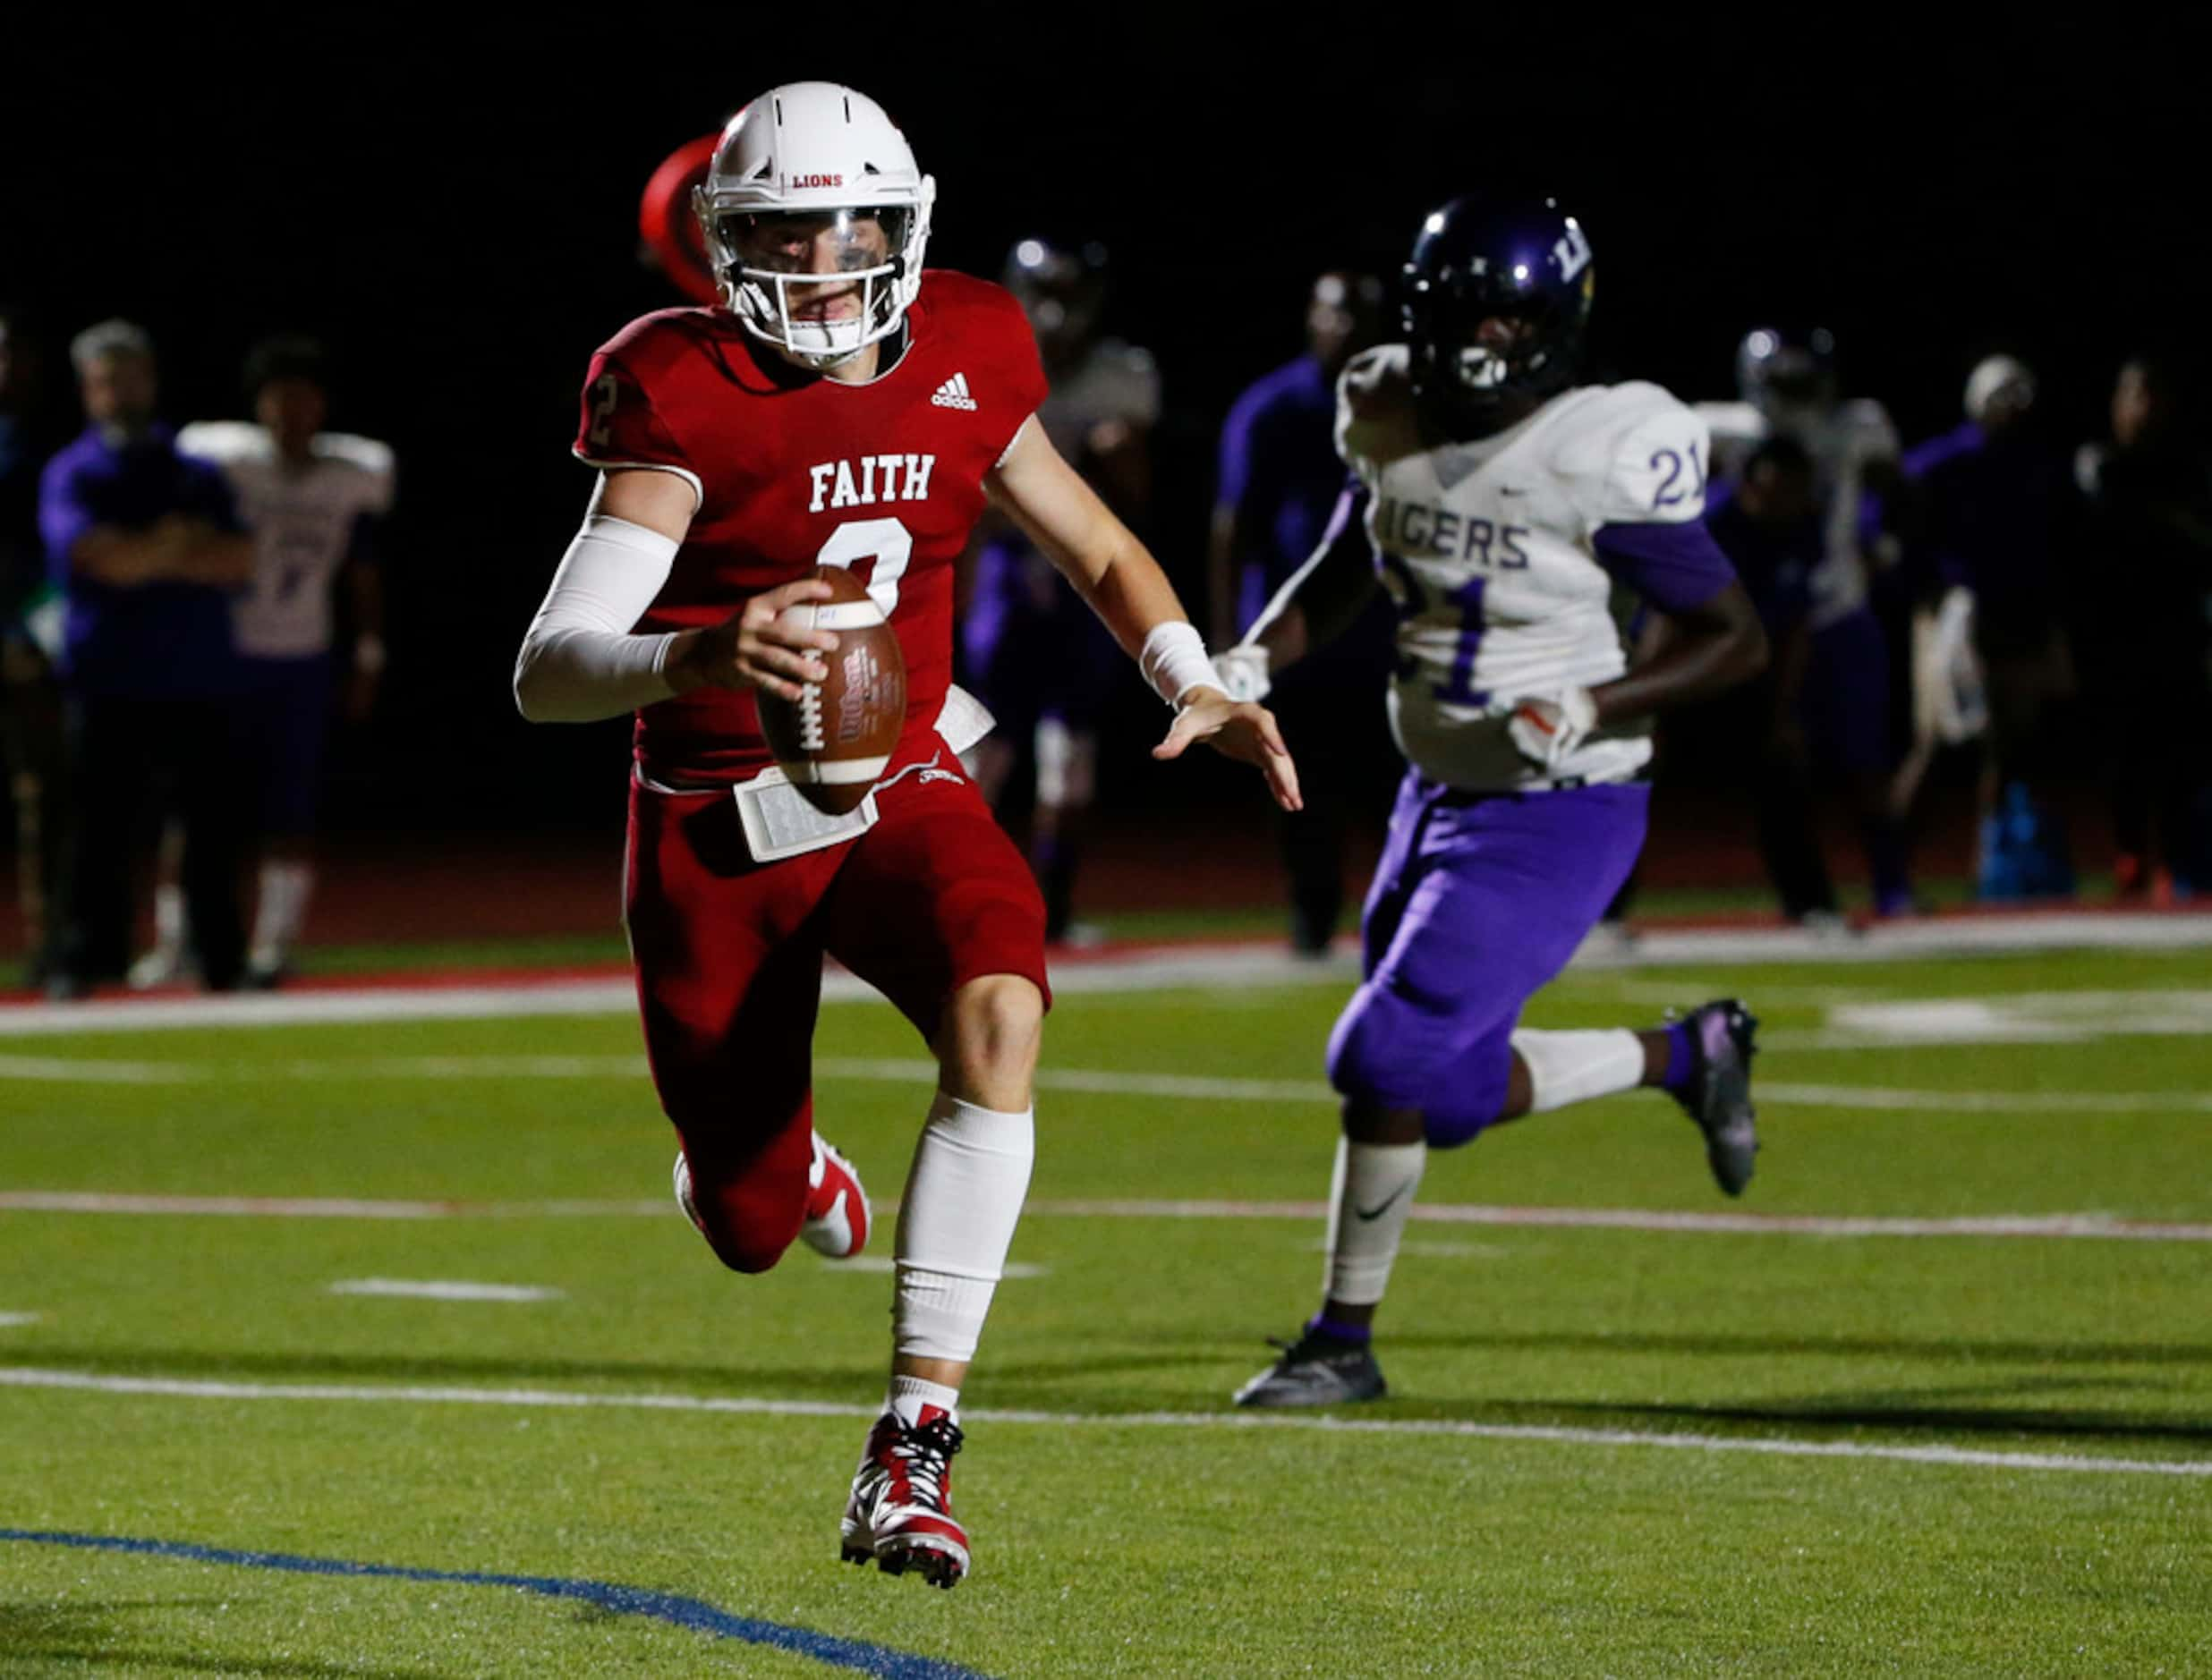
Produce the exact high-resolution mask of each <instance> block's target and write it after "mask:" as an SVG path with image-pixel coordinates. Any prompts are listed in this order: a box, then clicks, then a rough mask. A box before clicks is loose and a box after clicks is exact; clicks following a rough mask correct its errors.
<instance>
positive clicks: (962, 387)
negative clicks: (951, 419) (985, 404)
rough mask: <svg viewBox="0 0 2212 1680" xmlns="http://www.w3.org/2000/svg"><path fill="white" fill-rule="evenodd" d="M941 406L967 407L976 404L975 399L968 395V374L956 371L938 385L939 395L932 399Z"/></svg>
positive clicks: (969, 407) (972, 406) (970, 407)
mask: <svg viewBox="0 0 2212 1680" xmlns="http://www.w3.org/2000/svg"><path fill="white" fill-rule="evenodd" d="M930 401H931V402H932V403H935V404H936V405H937V406H938V407H939V408H966V409H972V408H974V406H975V399H974V397H972V396H970V395H968V382H967V375H966V374H965V373H956V374H954V375H953V376H952V378H949V379H948V380H946V381H945V382H944V384H942V385H940V386H938V387H937V395H935V396H933V397H932V398H931V399H930Z"/></svg>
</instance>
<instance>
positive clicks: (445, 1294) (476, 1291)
mask: <svg viewBox="0 0 2212 1680" xmlns="http://www.w3.org/2000/svg"><path fill="white" fill-rule="evenodd" d="M329 1293H330V1294H334V1295H393V1296H396V1297H398V1298H399V1299H401V1300H405V1301H506V1302H529V1301H558V1300H561V1299H562V1298H563V1297H562V1292H561V1291H560V1290H557V1289H541V1288H540V1287H538V1286H537V1285H534V1284H472V1283H464V1282H461V1281H458V1280H448V1279H430V1278H424V1279H409V1278H404V1277H348V1278H345V1279H342V1280H341V1281H339V1282H337V1283H335V1284H332V1285H330V1289H329Z"/></svg>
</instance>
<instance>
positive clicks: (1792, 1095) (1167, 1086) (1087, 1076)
mask: <svg viewBox="0 0 2212 1680" xmlns="http://www.w3.org/2000/svg"><path fill="white" fill-rule="evenodd" d="M1763 1041H1764V1040H1763ZM646 1074H647V1069H646V1065H645V1058H644V1057H643V1056H629V1055H605V1056H375V1057H359V1058H334V1059H331V1060H328V1061H311V1060H297V1061H290V1062H277V1063H271V1064H262V1063H253V1062H239V1063H232V1064H222V1063H193V1062H115V1061H107V1060H104V1059H100V1058H96V1057H89V1056H88V1057H72V1056H53V1057H37V1056H4V1055H0V1083H4V1082H6V1081H8V1080H10V1079H30V1080H35V1081H40V1082H69V1081H72V1080H73V1081H76V1082H83V1083H90V1084H110V1083H117V1084H160V1083H176V1084H192V1083H210V1082H221V1081H229V1082H243V1083H252V1082H260V1081H266V1080H268V1079H272V1078H276V1079H291V1080H302V1081H316V1082H322V1081H336V1082H346V1083H352V1082H359V1081H362V1080H370V1079H373V1080H387V1079H389V1080H409V1079H434V1080H445V1079H642V1078H644V1077H646ZM814 1074H815V1077H816V1078H817V1079H820V1080H824V1081H829V1080H857V1081H864V1082H878V1081H881V1082H887V1083H894V1084H919V1085H927V1084H928V1083H930V1082H932V1081H934V1080H935V1079H936V1077H937V1065H936V1064H935V1063H934V1062H931V1061H926V1060H923V1058H921V1057H919V1056H916V1057H911V1058H903V1057H856V1056H821V1057H820V1058H818V1059H817V1060H816V1061H815V1063H814ZM1037 1088H1038V1089H1039V1090H1068V1091H1082V1092H1087V1093H1091V1094H1094V1095H1111V1096H1123V1097H1154V1098H1161V1099H1170V1100H1176V1101H1189V1102H1272V1103H1291V1102H1298V1103H1306V1102H1311V1103H1333V1102H1335V1101H1336V1100H1337V1098H1336V1094H1335V1093H1334V1092H1333V1091H1331V1090H1330V1089H1329V1087H1328V1086H1327V1085H1326V1084H1325V1083H1323V1082H1322V1081H1320V1080H1317V1079H1308V1080H1301V1079H1243V1078H1238V1077H1233V1076H1230V1075H1225V1074H1224V1075H1204V1074H1187V1073H1119V1072H1116V1071H1113V1070H1111V1069H1107V1068H1083V1067H1057V1068H1056V1067H1047V1068H1041V1069H1039V1070H1038V1073H1037ZM1757 1095H1758V1096H1759V1098H1760V1099H1761V1100H1763V1101H1765V1102H1770V1103H1782V1104H1790V1105H1794V1106H1797V1107H1817V1108H1863V1109H1870V1110H1910V1111H1913V1112H1918V1113H1929V1114H1945V1113H1949V1114H2207V1113H2212V1091H2205V1090H2185V1091H2155V1090H2153V1091H2068V1090H2029V1091H1995V1090H1963V1091H1954V1090H1910V1089H1900V1088H1897V1087H1893V1086H1886V1085H1833V1084H1795V1083H1790V1082H1779V1081H1770V1080H1762V1081H1760V1082H1759V1083H1758V1085H1757Z"/></svg>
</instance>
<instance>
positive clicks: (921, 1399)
mask: <svg viewBox="0 0 2212 1680" xmlns="http://www.w3.org/2000/svg"><path fill="white" fill-rule="evenodd" d="M923 1406H935V1407H936V1408H937V1409H938V1410H939V1411H940V1412H945V1413H951V1414H952V1421H954V1422H956V1423H957V1422H958V1421H960V1418H959V1413H960V1391H959V1390H958V1389H957V1388H948V1387H945V1385H944V1384H943V1383H941V1382H929V1381H925V1380H924V1379H922V1378H920V1377H906V1376H901V1375H899V1374H898V1373H897V1372H894V1373H893V1374H892V1377H891V1392H890V1395H889V1398H887V1399H886V1400H885V1401H884V1402H883V1409H884V1410H885V1411H887V1412H896V1413H898V1421H900V1422H901V1423H904V1424H905V1425H906V1427H907V1428H908V1429H913V1428H914V1427H915V1425H916V1424H918V1423H920V1422H921V1421H922V1408H923Z"/></svg>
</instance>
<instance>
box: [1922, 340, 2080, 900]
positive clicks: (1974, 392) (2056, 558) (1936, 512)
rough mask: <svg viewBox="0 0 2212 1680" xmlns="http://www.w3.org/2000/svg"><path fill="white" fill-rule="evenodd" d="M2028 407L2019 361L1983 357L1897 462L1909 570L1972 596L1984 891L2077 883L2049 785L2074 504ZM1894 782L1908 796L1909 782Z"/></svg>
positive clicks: (1927, 582)
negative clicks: (1950, 423) (1957, 407)
mask: <svg viewBox="0 0 2212 1680" xmlns="http://www.w3.org/2000/svg"><path fill="white" fill-rule="evenodd" d="M2035 407H2036V381H2035V376H2034V374H2033V373H2031V372H2030V371H2029V369H2028V367H2027V366H2026V365H2025V364H2024V363H2022V362H2021V361H2016V360H2015V359H2014V358H2012V357H2011V356H1990V357H1987V358H1986V359H1985V360H1984V361H1981V362H1980V363H1978V365H1977V366H1976V367H1975V369H1974V370H1973V373H1972V374H1971V375H1970V377H1969V378H1968V380H1967V385H1966V420H1965V423H1964V424H1963V425H1961V426H1960V427H1958V428H1956V429H1955V430H1953V431H1950V432H1947V433H1945V434H1944V436H1942V437H1936V438H1933V439H1931V440H1930V441H1928V442H1927V443H1925V444H1922V445H1919V446H1918V448H1916V449H1914V450H1913V451H1912V452H1911V453H1910V454H1908V455H1907V456H1906V457H1905V461H1904V476H1905V479H1906V481H1907V483H1908V484H1909V485H1910V492H1909V494H1908V498H1907V499H1908V500H1909V501H1910V504H1911V505H1912V508H1913V517H1912V522H1911V523H1912V540H1913V547H1914V548H1915V549H1916V550H1917V551H1918V552H1917V553H1915V554H1914V555H1913V556H1912V557H1911V564H1912V567H1913V570H1914V572H1915V573H1916V575H1917V576H1918V577H1919V578H1920V579H1921V580H1922V587H1923V590H1924V592H1929V591H1932V592H1934V593H1935V594H1937V595H1939V596H1940V595H1943V594H1946V593H1947V592H1949V591H1951V590H1964V591H1965V592H1966V598H1967V599H1968V600H1969V601H1970V602H1971V616H1970V620H1969V622H1970V625H1971V647H1972V649H1973V654H1974V658H1975V661H1976V663H1977V664H1978V666H1979V675H1980V681H1981V686H1982V690H1983V692H1984V694H1985V696H1986V700H1987V709H1988V725H1987V730H1986V732H1985V739H1986V741H1987V751H1986V753H1985V757H1984V763H1983V768H1982V775H1981V778H1980V786H1979V789H1978V806H1979V810H1980V813H1981V823H1980V831H1979V833H1980V841H1979V847H1978V861H1977V870H1976V875H1977V880H1978V891H1979V894H1980V895H1981V896H1982V897H1983V898H1988V899H2002V898H2023V897H2048V896H2059V895H2071V894H2072V891H2073V866H2072V861H2071V860H2070V859H2069V857H2068V854H2067V849H2066V840H2065V835H2064V831H2063V827H2061V825H2060V822H2059V819H2058V817H2057V815H2056V812H2055V810H2054V808H2053V807H2052V804H2051V802H2050V797H2049V792H2048V786H2047V784H2048V781H2049V777H2050V776H2051V774H2052V772H2053V771H2054V770H2055V768H2056V767H2055V765H2054V763H2053V762H2052V754H2051V742H2052V740H2053V721H2054V720H2053V716H2052V713H2053V708H2054V706H2055V704H2056V703H2057V702H2060V701H2063V700H2065V699H2066V698H2067V697H2068V696H2069V695H2070V694H2071V693H2072V689H2073V666H2072V657H2071V655H2070V653H2069V651H2068V648H2067V642H2066V637H2065V633H2064V631H2063V628H2062V627H2061V624H2060V616H2061V613H2062V610H2063V601H2064V599H2065V595H2064V594H2063V592H2062V590H2063V583H2062V567H2063V566H2065V565H2068V564H2072V563H2073V562H2074V560H2075V558H2076V556H2078V554H2079V545H2080V521H2079V518H2078V513H2079V507H2080V503H2079V498H2078V497H2077V496H2076V495H2075V493H2074V488H2073V483H2072V477H2071V475H2070V473H2069V471H2068V469H2067V463H2066V461H2065V458H2064V456H2063V454H2062V453H2061V452H2059V451H2058V450H2056V449H2055V448H2053V447H2052V446H2051V445H2050V444H2049V442H2048V441H2047V440H2046V437H2044V436H2043V434H2042V431H2041V428H2039V427H2038V424H2037V422H2036V413H2035ZM1930 679H1931V680H1936V681H1941V680H1944V678H1943V677H1942V675H1940V674H1934V673H1931V674H1930ZM1923 755H1924V750H1923V749H1920V748H1916V759H1920V761H1923V762H1924V761H1925V759H1924V756H1923ZM1902 792H1903V793H1904V795H1905V796H1906V797H1908V798H1909V797H1910V787H1909V786H1905V787H1903V788H1902Z"/></svg>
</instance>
